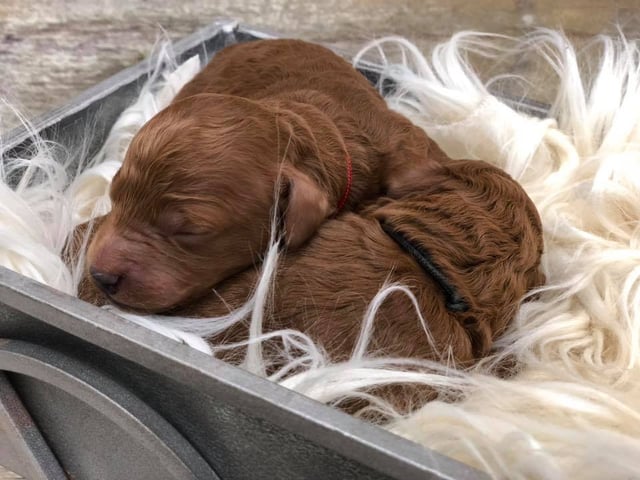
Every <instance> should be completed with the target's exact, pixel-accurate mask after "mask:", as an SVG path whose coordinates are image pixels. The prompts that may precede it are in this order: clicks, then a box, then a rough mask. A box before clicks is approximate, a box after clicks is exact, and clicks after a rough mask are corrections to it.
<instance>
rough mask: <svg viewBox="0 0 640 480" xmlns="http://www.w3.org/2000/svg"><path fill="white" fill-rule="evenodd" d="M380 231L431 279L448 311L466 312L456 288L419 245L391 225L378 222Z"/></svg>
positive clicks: (466, 306) (464, 302) (465, 305)
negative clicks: (443, 298)
mask: <svg viewBox="0 0 640 480" xmlns="http://www.w3.org/2000/svg"><path fill="white" fill-rule="evenodd" d="M380 226H381V227H382V230H384V232H385V233H386V234H387V235H389V236H390V237H391V238H392V239H393V240H394V241H395V242H396V243H397V244H398V245H399V246H400V248H402V249H403V250H404V251H405V252H407V253H408V254H409V255H411V256H412V257H413V258H414V259H415V261H416V262H418V265H420V267H422V270H424V272H425V273H426V274H427V275H429V276H430V277H431V278H433V279H434V280H435V281H436V283H437V284H438V285H439V286H440V288H441V289H442V291H443V292H444V297H445V304H446V307H447V309H448V310H451V311H452V312H466V311H467V310H469V305H468V304H467V302H466V301H465V300H464V299H463V298H462V296H461V295H460V294H459V293H458V291H457V290H456V288H455V287H454V286H453V285H452V284H451V283H450V282H449V280H448V279H447V277H446V276H445V275H444V273H442V271H441V270H440V269H439V268H438V267H437V266H436V264H435V263H433V259H432V258H431V255H430V254H429V252H427V251H426V250H425V249H424V248H423V247H422V246H421V245H416V244H415V243H412V242H411V241H410V240H409V239H407V237H405V236H404V234H403V233H402V232H399V231H397V230H394V229H393V228H392V227H391V225H389V224H387V223H384V222H382V221H381V222H380Z"/></svg>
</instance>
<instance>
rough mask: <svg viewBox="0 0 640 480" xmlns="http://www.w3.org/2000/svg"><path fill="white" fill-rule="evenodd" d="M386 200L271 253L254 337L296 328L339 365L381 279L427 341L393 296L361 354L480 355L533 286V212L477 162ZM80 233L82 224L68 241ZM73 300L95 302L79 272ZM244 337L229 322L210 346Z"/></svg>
mask: <svg viewBox="0 0 640 480" xmlns="http://www.w3.org/2000/svg"><path fill="white" fill-rule="evenodd" d="M396 193H397V194H398V198H397V199H390V198H382V199H380V200H379V201H378V202H376V203H375V204H373V205H371V206H370V207H367V208H365V209H364V210H363V211H362V212H361V213H360V214H356V213H346V214H345V215H343V216H341V217H340V218H337V219H333V220H329V221H328V222H326V223H325V224H324V225H323V226H322V227H321V228H320V229H319V231H318V234H317V235H316V236H314V237H313V238H312V239H311V241H310V242H309V243H308V245H306V246H305V247H304V248H302V249H299V250H297V251H295V252H291V253H289V254H287V255H284V256H283V257H282V258H281V260H280V266H279V269H278V271H277V278H276V281H275V287H274V288H273V292H272V295H273V300H272V304H271V306H270V307H271V314H269V315H266V317H265V324H264V330H265V331H273V330H276V329H281V328H291V329H296V330H299V331H301V332H304V333H306V334H308V335H309V336H311V338H312V339H313V340H314V341H315V342H317V343H319V344H320V345H322V347H324V348H325V349H326V351H327V353H328V354H329V356H330V357H331V358H332V359H333V360H335V361H340V360H344V359H347V358H348V357H349V356H350V354H351V352H352V351H353V348H354V345H355V343H356V341H357V338H358V335H359V333H360V330H361V326H362V318H363V316H364V313H365V311H366V309H367V306H368V304H369V302H370V300H371V299H372V298H373V297H374V296H375V294H376V293H377V292H378V290H379V289H380V287H381V286H382V285H383V284H384V283H385V282H398V283H401V284H404V285H407V286H408V287H410V289H411V290H412V292H413V293H414V294H415V296H416V298H417V301H418V304H419V307H420V310H421V312H422V314H423V316H424V319H425V320H426V324H427V328H428V329H429V332H430V334H431V336H432V338H433V341H434V342H433V344H430V343H429V342H428V341H427V337H426V334H425V331H424V329H423V326H422V325H421V323H420V322H419V320H418V317H417V315H416V313H415V311H414V307H413V305H412V303H411V301H410V300H409V299H408V298H407V297H406V296H405V295H403V294H393V295H391V296H390V297H389V298H388V299H387V300H386V302H385V303H384V304H383V305H382V307H381V309H380V310H379V315H378V317H377V318H376V322H375V326H374V331H373V334H372V341H371V343H370V348H369V350H370V351H372V352H377V353H378V354H384V355H386V356H390V357H412V358H421V359H433V360H447V361H451V360H453V361H455V362H456V363H457V364H458V365H470V364H472V363H473V362H474V361H476V360H477V359H479V358H481V357H483V356H485V355H486V354H487V353H488V352H489V351H490V349H491V348H492V344H493V341H494V339H495V338H496V336H498V335H499V334H500V333H501V332H503V331H504V330H505V328H506V327H507V325H508V324H509V322H510V320H511V319H512V318H513V316H514V314H515V312H516V310H517V308H518V305H519V302H520V301H521V299H522V298H523V296H524V295H525V294H526V293H527V292H528V291H529V290H531V289H533V288H535V287H538V286H541V285H542V284H543V283H544V276H543V274H542V273H541V272H540V271H539V264H540V257H541V254H542V250H543V240H542V227H541V223H540V219H539V216H538V213H537V211H536V208H535V206H534V205H533V203H532V202H531V200H530V199H529V198H528V196H527V195H526V193H525V192H524V191H523V190H522V188H521V187H520V186H519V185H518V184H517V183H516V182H515V181H514V180H512V179H511V177H509V176H508V175H507V174H506V173H504V172H502V171H501V170H499V169H497V168H495V167H493V166H490V165H488V164H486V163H484V162H480V161H451V162H449V163H447V165H446V166H441V167H437V168H430V169H426V170H425V171H424V172H423V173H422V174H421V175H415V176H414V177H413V178H412V179H408V180H406V181H405V182H404V184H403V185H402V186H399V187H398V189H397V192H396ZM105 221H108V219H107V220H105ZM81 235H82V229H80V230H78V232H77V235H76V237H77V238H76V240H78V239H79V238H80V237H81ZM76 245H79V243H76ZM76 248H77V246H76ZM257 276H258V273H257V272H256V270H255V269H254V268H249V269H247V270H245V271H244V272H241V273H239V274H237V275H235V276H233V277H231V278H229V279H227V280H225V281H224V282H222V283H221V284H220V285H218V286H217V287H216V291H215V292H212V291H210V293H209V294H208V295H206V296H204V297H202V298H201V299H199V300H198V301H195V302H192V303H187V304H184V305H182V306H180V307H179V308H176V309H175V310H173V311H172V312H171V313H172V314H175V315H181V316H188V317H208V316H217V315H223V314H227V313H229V308H237V307H239V306H240V305H242V304H243V303H244V302H245V301H246V300H247V298H248V297H249V296H250V294H251V293H252V290H253V288H254V286H255V283H256V280H257ZM193 280H194V281H196V282H197V281H198V280H199V279H197V278H196V279H193ZM79 296H80V298H82V299H85V300H87V301H89V302H92V303H94V304H103V303H105V302H106V301H107V299H106V298H105V297H104V296H103V295H102V293H101V292H100V291H99V290H98V289H96V288H95V286H94V285H93V283H92V282H91V281H90V280H89V279H88V278H87V277H85V279H84V280H83V282H82V284H81V288H80V294H79ZM247 337H248V328H247V325H246V324H243V323H241V324H238V325H236V326H234V327H232V329H231V330H230V331H227V332H224V334H222V335H221V336H220V337H219V338H213V339H211V341H212V343H214V344H216V345H218V344H220V343H221V342H222V343H224V342H236V341H240V340H244V339H246V338H247ZM231 354H232V352H230V355H231Z"/></svg>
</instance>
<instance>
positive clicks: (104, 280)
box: [89, 267, 122, 295]
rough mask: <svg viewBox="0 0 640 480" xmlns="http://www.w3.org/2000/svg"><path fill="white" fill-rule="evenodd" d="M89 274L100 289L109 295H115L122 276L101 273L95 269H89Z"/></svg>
mask: <svg viewBox="0 0 640 480" xmlns="http://www.w3.org/2000/svg"><path fill="white" fill-rule="evenodd" d="M89 273H90V274H91V276H92V277H93V279H94V280H95V282H96V284H97V285H98V287H100V289H102V290H103V291H104V292H106V293H108V294H109V295H115V294H116V293H117V292H118V285H119V284H120V280H121V279H122V275H114V274H112V273H106V272H101V271H99V270H97V269H96V268H95V267H91V268H89Z"/></svg>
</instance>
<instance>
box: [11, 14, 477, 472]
mask: <svg viewBox="0 0 640 480" xmlns="http://www.w3.org/2000/svg"><path fill="white" fill-rule="evenodd" d="M256 36H263V34H262V33H260V32H254V31H251V30H250V29H246V28H238V27H237V25H236V24H235V23H233V22H221V23H218V24H216V25H214V26H212V27H210V28H207V29H205V30H204V31H201V32H198V33H197V34H195V35H193V36H192V37H190V38H188V39H185V40H184V41H182V42H180V43H179V44H177V45H176V52H177V53H178V56H179V58H181V59H184V58H187V57H189V56H191V55H194V54H195V53H199V54H200V55H202V56H203V58H204V59H207V58H208V57H209V56H210V55H211V53H212V52H214V51H216V50H218V49H220V48H221V47H222V46H224V45H226V44H228V43H230V42H235V41H246V40H250V39H252V38H255V37H256ZM148 68H149V64H148V63H144V64H141V65H137V66H134V67H132V68H130V69H127V70H126V71H124V72H121V73H120V74H119V75H117V76H116V77H114V78H113V79H111V80H109V81H107V82H105V83H104V84H101V85H98V86H96V87H95V88H94V89H92V90H91V91H90V92H87V93H86V94H84V95H82V96H81V97H80V98H78V99H77V100H76V101H74V102H72V103H71V104H70V105H69V106H68V108H66V109H62V110H59V111H56V112H53V113H51V114H49V115H46V116H45V117H43V118H41V119H39V120H37V121H36V122H35V125H36V128H37V129H41V133H42V134H43V135H44V136H45V137H46V138H51V139H54V140H56V141H59V142H61V143H63V144H65V145H69V146H71V147H72V148H73V145H76V144H77V142H80V141H81V140H82V136H83V135H80V134H79V132H82V130H81V128H80V126H82V125H86V124H87V123H91V124H93V125H95V127H94V128H95V132H96V134H97V135H96V139H95V142H94V144H92V145H90V146H89V148H88V149H89V154H90V153H91V151H95V149H96V148H97V147H98V146H99V144H100V142H101V141H102V139H103V138H104V135H106V133H107V132H108V129H109V127H110V125H111V124H112V123H113V121H114V120H115V119H116V118H117V115H118V114H119V112H120V111H121V110H122V109H123V108H124V107H125V106H126V105H128V103H130V102H131V101H132V100H133V99H134V98H135V96H136V94H137V91H138V89H139V88H140V87H141V85H142V83H143V81H144V79H145V75H146V72H147V70H148ZM23 142H24V143H23ZM27 144H28V139H27V138H26V136H25V135H24V134H23V133H21V132H16V133H15V134H14V136H13V137H12V138H9V139H8V143H7V145H10V146H11V147H12V148H17V149H21V148H25V146H26V145H27ZM0 338H5V339H11V342H10V343H9V344H5V347H4V348H5V350H4V352H3V353H0V371H2V370H4V371H8V372H13V373H12V374H10V380H11V382H12V384H13V386H14V387H15V388H16V390H17V391H18V393H19V394H20V395H21V396H22V401H23V403H24V404H25V405H26V406H27V408H28V410H29V412H31V414H32V415H33V416H34V418H36V420H37V422H38V425H39V426H40V427H41V429H42V431H43V432H47V435H48V436H49V437H48V441H49V442H50V446H51V449H52V450H53V451H54V452H56V453H57V454H58V455H59V460H60V462H61V463H62V465H63V467H64V468H66V469H71V470H74V471H77V472H82V474H81V475H80V476H79V478H91V477H90V472H91V465H90V464H88V463H83V462H89V461H90V460H89V459H90V458H91V454H95V453H96V451H97V450H96V449H99V445H100V444H101V443H100V442H104V443H102V444H103V445H105V447H106V448H105V455H107V454H108V453H107V452H109V454H110V453H111V452H113V451H117V448H116V447H117V444H118V442H122V441H123V440H122V438H124V437H122V436H119V435H121V434H122V432H124V433H126V434H128V435H133V436H134V437H135V438H137V439H138V440H140V439H141V438H142V437H141V435H142V433H141V432H142V431H143V430H144V428H143V427H144V426H145V425H146V426H148V425H149V423H148V419H149V418H150V417H149V415H151V416H154V415H155V416H154V420H153V422H151V424H152V425H154V426H155V427H156V429H155V430H154V428H152V427H148V428H149V429H150V430H149V431H151V432H152V433H154V434H155V437H153V435H152V436H151V437H149V438H152V440H147V442H151V443H153V442H156V443H155V444H154V445H155V447H153V448H151V450H152V451H155V452H156V453H157V452H160V451H164V452H165V453H167V459H166V461H167V462H172V461H173V462H174V463H173V465H174V466H175V468H176V470H175V471H176V472H178V470H180V468H183V470H182V471H183V472H184V471H186V470H185V469H187V470H188V469H189V468H190V469H192V470H193V474H194V476H195V477H196V478H214V477H212V476H207V475H208V474H203V473H202V472H203V471H204V470H203V468H204V467H202V466H200V467H198V466H197V465H196V464H197V463H198V460H193V459H194V458H197V456H194V457H192V460H193V462H195V463H193V464H192V463H191V461H187V460H181V459H185V458H188V457H189V456H188V455H187V456H186V457H185V456H184V455H183V454H181V453H180V452H183V453H184V451H185V450H184V448H182V447H178V446H176V442H173V443H171V442H169V443H166V442H167V441H166V440H165V436H163V435H159V434H158V433H157V426H158V425H159V424H163V422H166V424H163V425H164V427H163V428H165V430H162V429H161V430H162V431H166V428H168V427H166V425H170V427H171V428H173V429H175V432H176V433H175V435H174V434H172V435H174V436H173V437H172V438H174V439H175V438H183V439H185V440H186V441H187V442H189V443H190V444H191V445H192V446H193V448H194V449H195V450H196V451H197V452H198V453H199V455H201V456H202V458H203V459H204V461H205V462H206V463H207V464H208V465H209V466H210V467H211V468H212V469H213V470H215V471H216V473H217V474H218V475H219V476H220V478H222V479H224V480H229V479H244V478H251V479H261V478H264V479H273V478H278V479H300V478H304V479H315V478H317V479H327V478H340V479H360V478H371V479H381V480H382V479H403V480H411V479H459V480H462V479H472V478H473V479H475V478H482V477H483V475H482V474H481V473H480V472H477V471H475V470H473V469H471V468H469V467H467V466H465V465H463V464H461V463H459V462H456V461H454V460H452V459H449V458H447V457H445V456H443V455H441V454H438V453H436V452H433V451H429V450H427V449H425V448H423V447H421V446H419V445H417V444H414V443H411V442H409V441H407V440H404V439H402V438H399V437H397V436H395V435H392V434H390V433H388V432H386V431H384V430H382V429H379V428H377V427H374V426H371V425H368V424H365V423H363V422H361V421H358V420H356V419H354V418H351V417H349V416H347V415H345V414H343V413H341V412H339V411H336V410H333V409H330V408H328V407H325V406H323V405H321V404H319V403H317V402H314V401H312V400H310V399H308V398H305V397H302V396H300V395H298V394H296V393H295V392H292V391H289V390H286V389H284V388H282V387H279V386H278V385H275V384H273V383H271V382H268V381H266V380H264V379H260V378H257V377H255V376H253V375H250V374H248V373H246V372H244V371H242V370H239V369H237V368H234V367H231V366H229V365H226V364H224V363H222V362H219V361H217V360H215V359H211V358H210V357H208V356H206V355H204V354H202V353H200V352H197V351H195V350H192V349H190V348H189V347H186V346H184V345H181V344H178V343H175V342H173V341H172V340H169V339H167V338H165V337H163V336H161V335H158V334H155V333H153V332H150V331H148V330H147V329H144V328H143V327H140V326H137V325H134V324H131V323H129V322H127V321H126V320H123V319H121V318H119V317H117V316H114V315H112V314H110V313H108V312H106V311H103V310H100V309H98V308H95V307H93V306H91V305H88V304H86V303H84V302H81V301H79V300H77V299H75V298H71V297H69V296H66V295H64V294H62V293H60V292H57V291H54V290H52V289H50V288H48V287H45V286H43V285H40V284H38V283H36V282H33V281H30V280H29V279H26V278H24V277H22V276H20V275H17V274H15V273H13V272H11V271H8V270H5V269H0ZM25 349H26V350H25ZM27 351H28V354H27ZM61 359H64V361H62V360H61ZM45 372H46V373H45ZM83 372H84V373H83ZM87 372H93V373H92V374H91V375H90V377H91V379H92V380H91V381H89V377H87ZM96 379H102V380H100V381H98V380H96ZM74 382H75V383H74ZM78 382H80V383H78ZM80 384H82V388H81V387H80V386H79V385H80ZM73 385H75V386H73ZM114 396H115V397H117V398H115V397H114ZM131 404H135V405H137V407H136V408H133V409H132V408H130V405H131ZM99 405H102V407H99ZM97 408H99V409H100V410H101V411H98V410H97ZM142 411H145V412H154V413H153V414H149V415H148V414H141V413H140V412H142ZM56 412H58V413H56ZM127 412H128V413H127ZM56 415H60V417H59V418H57V417H56ZM127 415H129V416H128V417H127ZM60 418H62V419H65V421H63V422H61V421H60ZM123 418H126V422H130V423H128V424H127V425H129V426H128V427H127V426H126V425H125V423H126V422H125V420H123ZM79 419H82V421H79ZM123 422H125V423H123ZM113 424H115V425H117V426H119V427H120V430H118V429H113V428H112V429H111V430H112V431H111V433H110V434H105V435H102V436H101V437H100V438H99V440H100V442H98V443H95V442H94V443H92V439H93V440H95V438H93V437H95V436H96V434H97V433H98V432H99V431H101V430H104V429H108V427H109V428H110V427H113ZM54 432H55V433H54ZM170 437H171V435H170ZM145 438H146V437H145ZM83 439H84V440H86V443H83ZM158 439H162V440H161V441H159V440H158ZM163 442H165V443H163ZM143 443H144V441H143ZM178 443H180V442H178ZM89 445H93V446H92V448H87V450H89V453H87V455H86V456H84V457H83V455H82V454H81V453H80V452H79V450H81V449H82V448H83V446H84V447H88V446H89ZM148 445H149V443H147V446H148ZM114 449H116V450H114ZM154 449H155V450H154ZM163 449H164V450H163ZM143 450H144V449H142V450H141V449H138V448H136V449H134V448H133V447H131V450H130V451H127V452H126V453H128V455H124V454H123V455H122V456H120V457H119V458H116V457H114V458H113V460H111V459H110V458H109V459H108V460H109V461H108V462H106V463H104V462H103V463H102V464H101V467H100V468H101V469H103V470H102V471H100V473H101V474H102V475H103V476H102V477H99V476H97V477H93V478H103V479H107V478H120V477H118V476H115V477H111V476H109V474H108V466H109V464H110V462H124V463H123V464H122V465H120V467H122V469H120V470H117V469H116V470H114V471H118V472H122V471H126V468H127V467H128V468H130V469H131V470H130V471H132V472H137V471H140V470H139V468H140V465H137V464H136V462H142V463H145V462H148V460H145V458H146V459H148V458H149V457H144V456H143V455H144V454H143V453H142V452H143ZM138 452H140V455H139V456H138V455H137V453H138ZM76 454H77V455H78V457H77V458H76V459H74V458H73V456H74V455H76ZM93 458H94V459H95V456H94V457H93ZM1 461H2V459H0V463H1ZM181 461H182V463H181ZM161 464H162V463H161V462H160V463H159V465H161ZM187 466H188V468H187ZM71 470H70V471H71ZM85 474H86V475H87V476H83V475H85ZM136 478H144V477H136ZM158 478H159V477H158ZM162 478H168V477H166V476H165V477H162ZM172 478H186V477H179V476H176V477H172Z"/></svg>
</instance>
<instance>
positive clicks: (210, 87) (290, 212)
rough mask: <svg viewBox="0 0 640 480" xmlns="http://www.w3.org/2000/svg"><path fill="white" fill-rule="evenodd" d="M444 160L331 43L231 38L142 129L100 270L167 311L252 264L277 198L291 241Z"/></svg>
mask: <svg viewBox="0 0 640 480" xmlns="http://www.w3.org/2000/svg"><path fill="white" fill-rule="evenodd" d="M443 158H444V155H443V154H442V152H441V151H440V150H438V148H437V146H435V144H433V143H432V142H431V141H430V140H429V139H428V138H427V137H426V135H425V133H424V132H423V131H422V130H421V129H419V128H417V127H415V126H414V125H413V124H411V123H410V122H409V121H408V120H407V119H405V118H404V117H402V116H401V115H399V114H397V113H395V112H392V111H391V110H389V109H388V107H387V105H386V103H385V102H384V100H383V99H382V98H381V97H380V95H379V94H378V93H377V92H376V90H375V89H374V88H373V87H372V86H371V85H370V84H369V83H368V81H367V80H366V79H365V78H364V77H363V76H362V75H361V74H360V73H358V72H357V71H356V70H355V69H354V68H352V67H351V65H349V64H348V63H347V62H346V61H345V60H344V59H342V58H340V57H339V56H337V55H335V54H334V53H332V52H331V51H330V50H327V49H325V48H324V47H321V46H318V45H313V44H309V43H305V42H302V41H297V40H264V41H256V42H250V43H244V44H239V45H235V46H232V47H228V48H226V49H224V50H223V51H222V52H220V53H219V54H218V55H216V56H215V57H214V58H213V60H212V61H211V62H210V64H209V65H208V66H207V67H206V68H205V69H204V70H203V71H202V72H201V73H199V74H198V75H197V76H196V77H195V78H194V79H193V80H192V81H191V82H190V83H189V84H187V85H186V86H185V87H184V88H183V90H182V91H181V92H180V93H179V94H178V95H177V97H176V98H175V99H174V101H173V102H172V103H171V104H170V105H169V106H168V107H167V108H166V109H165V110H163V111H161V112H160V113H158V114H157V115H156V116H155V117H154V118H152V119H151V120H150V121H149V122H148V123H147V124H146V125H144V126H143V127H142V129H141V130H140V131H139V132H138V133H137V134H136V135H135V137H134V138H133V140H132V142H131V144H130V146H129V149H128V151H127V153H126V157H125V160H124V163H123V166H122V168H121V169H120V171H119V172H118V173H117V175H116V176H115V177H114V179H113V183H112V186H111V190H110V197H111V201H112V205H113V207H112V211H111V213H110V215H109V216H108V219H107V220H106V221H105V222H104V223H103V224H102V225H101V227H100V228H99V230H98V231H97V232H96V234H95V238H94V239H93V241H92V243H91V245H90V248H89V250H88V254H87V256H88V262H89V265H90V272H91V275H92V277H93V280H94V282H96V285H97V286H98V287H99V288H101V289H102V291H103V292H104V293H105V294H106V295H108V296H109V297H110V299H111V301H113V303H116V304H118V305H121V306H123V307H129V308H135V309H138V310H144V311H147V312H162V311H167V310H169V309H171V308H173V307H175V306H176V305H179V304H182V303H184V302H185V301H188V300H191V299H195V298H197V297H199V296H201V295H203V294H205V293H206V292H207V291H209V290H210V288H211V287H213V286H214V285H216V284H218V283H219V282H221V281H222V280H224V279H225V278H227V277H229V276H231V275H233V274H236V273H238V272H240V271H242V270H244V269H246V268H247V267H249V266H251V265H254V264H255V263H256V262H257V261H258V260H259V256H260V255H261V254H262V253H263V251H264V249H265V247H266V245H267V243H268V239H269V235H270V224H271V219H272V210H273V208H274V205H275V204H276V203H277V204H278V205H279V208H280V212H279V217H280V227H281V229H282V231H283V232H284V239H285V243H286V246H287V248H288V250H290V251H292V250H295V249H296V248H298V247H300V246H301V245H302V244H304V243H305V242H306V241H307V240H308V239H309V238H311V237H312V236H313V235H314V233H315V232H316V230H317V228H318V227H319V226H320V225H321V224H322V223H323V222H324V221H325V219H327V218H328V217H331V216H334V215H336V214H337V213H339V212H340V211H341V210H345V211H349V210H354V209H357V208H358V207H359V206H360V205H361V204H362V202H363V201H366V200H368V199H371V198H374V197H377V196H378V195H380V194H381V193H384V192H386V193H389V194H393V193H394V189H395V188H396V186H397V185H399V184H400V183H401V182H402V180H403V178H404V177H405V176H407V175H409V176H410V175H411V171H413V170H415V169H418V168H423V167H425V165H428V164H430V163H437V162H438V161H440V160H442V159H443ZM276 200H277V202H276Z"/></svg>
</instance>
